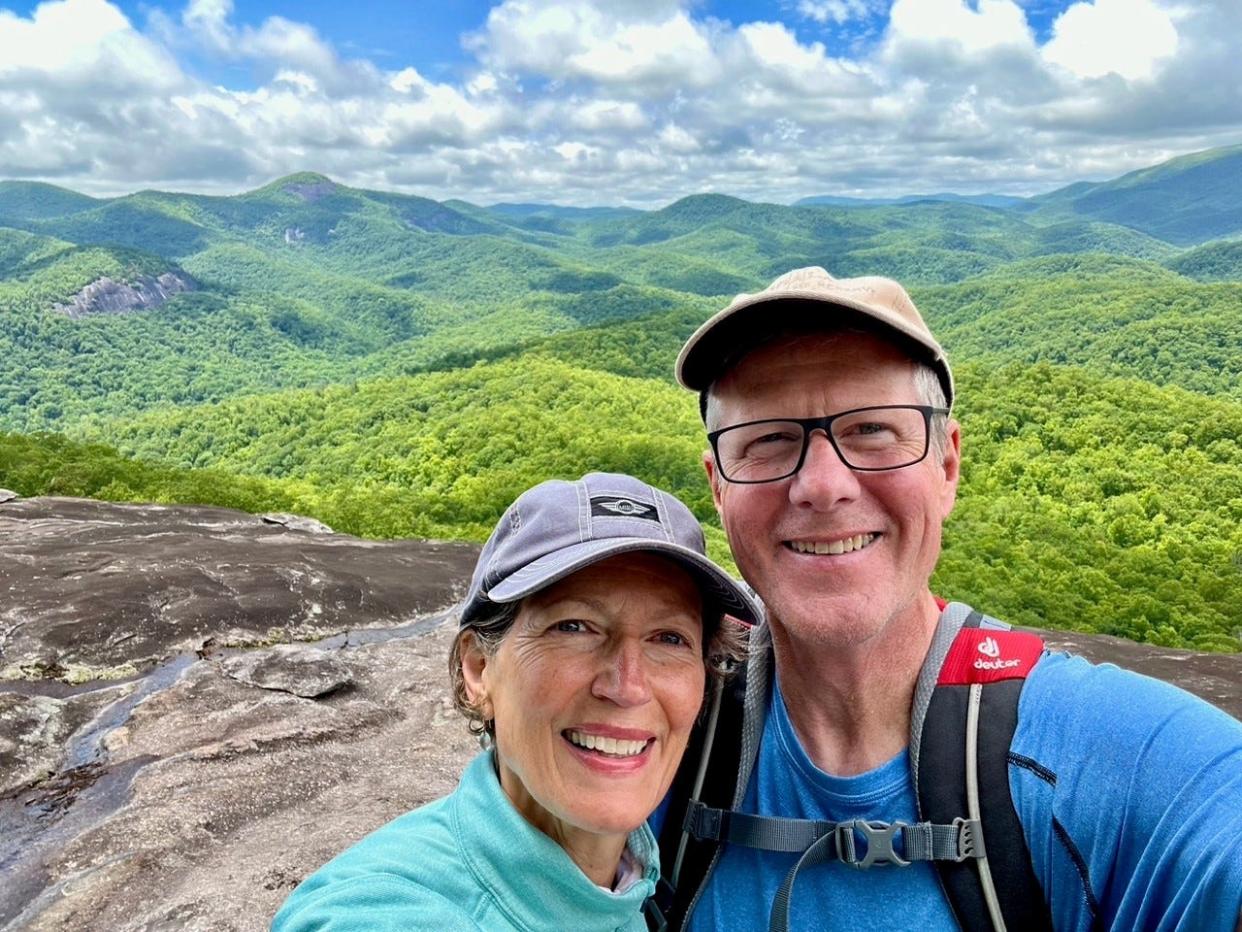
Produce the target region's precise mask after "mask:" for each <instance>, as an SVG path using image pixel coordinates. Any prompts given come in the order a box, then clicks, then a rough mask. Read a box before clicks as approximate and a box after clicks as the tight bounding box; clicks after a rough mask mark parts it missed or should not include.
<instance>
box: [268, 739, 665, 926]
mask: <svg viewBox="0 0 1242 932" xmlns="http://www.w3.org/2000/svg"><path fill="white" fill-rule="evenodd" d="M629 844H630V850H631V852H632V853H633V855H634V856H635V858H636V859H637V861H638V862H639V863H640V864H643V865H645V868H644V872H643V876H642V879H640V880H638V881H637V882H636V883H634V884H633V885H632V886H631V887H630V888H629V889H628V890H626V891H625V892H624V893H619V894H618V893H611V892H609V891H607V890H604V889H602V888H600V887H598V886H596V885H595V884H594V883H592V882H591V881H590V879H589V878H588V877H587V876H586V875H585V874H584V873H582V871H581V870H580V869H579V868H578V866H577V865H576V864H575V863H574V862H573V861H572V860H570V857H569V855H568V854H566V853H565V851H564V849H562V848H561V846H560V845H558V844H557V843H556V842H554V841H553V840H552V839H551V838H549V837H548V836H546V835H544V834H543V833H542V832H540V831H539V830H538V829H536V828H535V827H534V826H532V825H531V824H530V823H529V822H527V821H526V819H524V818H523V817H522V815H521V814H520V813H519V812H518V811H517V810H516V809H515V808H514V807H513V804H512V803H511V802H510V801H509V798H508V797H507V796H506V795H505V793H504V790H502V789H501V786H500V781H499V780H498V779H497V778H496V770H495V766H494V763H493V759H492V752H488V753H485V754H480V755H479V756H478V757H476V758H475V759H474V760H473V761H472V762H471V763H470V765H469V766H468V767H467V768H466V772H465V773H464V774H463V775H462V778H461V783H459V784H458V786H457V789H456V790H454V791H453V792H452V793H451V794H450V795H448V796H446V797H444V798H443V799H438V800H436V801H435V802H432V803H428V804H427V805H426V806H423V807H422V808H420V809H415V810H414V811H413V812H408V813H406V814H405V815H403V816H401V817H400V818H398V819H394V820H393V821H392V822H389V823H388V824H387V825H385V826H384V827H382V828H380V829H379V830H377V831H376V832H374V833H373V834H371V835H368V836H367V837H366V838H364V839H363V840H362V841H360V842H359V843H358V844H356V845H354V846H353V847H352V848H350V849H348V850H347V851H345V852H344V853H343V854H341V855H339V856H338V857H336V858H334V859H333V860H331V861H329V862H328V863H327V864H325V865H324V866H323V867H321V868H320V869H319V870H317V871H316V872H315V873H313V874H311V876H310V877H308V878H306V880H304V881H303V882H302V883H301V885H300V886H298V888H297V889H296V890H294V891H293V893H292V894H291V895H290V896H289V899H287V900H286V901H285V903H284V905H283V906H282V907H281V908H280V911H279V912H278V913H277V914H276V917H275V919H273V920H272V930H273V932H312V930H314V932H352V930H359V932H361V930H386V929H392V930H396V929H435V930H437V932H479V930H486V932H506V930H520V932H535V930H544V929H575V930H583V932H589V930H597V929H598V930H604V929H607V930H626V932H629V930H634V932H639V930H644V929H646V923H645V921H644V919H643V915H642V906H643V901H644V900H646V899H647V897H649V896H650V895H651V893H652V891H653V890H654V889H655V882H656V880H657V878H658V877H659V876H660V866H659V861H658V858H659V854H658V851H657V848H656V843H655V839H654V837H653V836H652V834H651V830H650V829H649V828H648V827H647V826H646V825H643V826H641V827H640V828H639V829H637V830H636V831H634V832H633V833H632V834H631V835H630V839H629Z"/></svg>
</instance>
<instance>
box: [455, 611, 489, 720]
mask: <svg viewBox="0 0 1242 932" xmlns="http://www.w3.org/2000/svg"><path fill="white" fill-rule="evenodd" d="M460 636H461V677H462V681H463V682H464V683H465V684H466V698H467V699H469V700H470V704H471V705H472V706H474V708H475V709H476V710H478V712H479V714H480V715H481V716H482V717H483V719H484V720H485V721H486V720H487V719H490V718H492V717H493V715H492V700H491V699H490V698H488V688H487V681H488V678H489V676H490V666H489V661H488V656H487V654H486V653H485V652H484V650H483V648H482V646H481V645H480V644H479V639H478V636H477V635H476V634H475V633H474V632H473V631H470V630H469V629H467V630H465V631H463V632H462V633H461V635H460Z"/></svg>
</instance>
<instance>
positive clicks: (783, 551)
mask: <svg viewBox="0 0 1242 932" xmlns="http://www.w3.org/2000/svg"><path fill="white" fill-rule="evenodd" d="M914 372H915V366H914V364H913V362H912V361H911V360H910V359H909V357H908V356H906V355H905V354H904V353H903V352H901V351H900V350H899V349H897V348H896V347H894V346H892V345H891V344H889V343H886V342H884V341H883V340H881V339H879V338H877V337H874V336H870V335H868V334H862V333H842V334H814V335H807V336H800V337H792V338H790V339H788V340H783V341H780V342H778V343H774V344H771V345H769V346H766V347H764V348H761V349H759V350H756V351H755V352H753V353H750V354H749V355H747V356H745V357H743V359H742V361H741V362H740V363H739V364H738V365H736V366H735V367H734V368H733V369H731V370H730V371H729V372H728V373H726V374H725V376H724V377H722V378H721V379H720V380H718V381H717V382H716V384H715V386H714V387H713V390H712V398H711V401H710V403H709V408H708V428H709V429H710V430H716V429H719V428H722V427H728V426H730V425H732V424H739V423H742V422H744V421H751V420H758V419H761V418H781V417H818V416H824V415H829V414H834V413H836V412H838V411H846V410H849V409H851V408H859V407H864V406H867V405H885V404H925V403H927V399H925V398H920V397H918V392H917V390H916V387H915V380H914ZM959 442H960V435H959V432H958V427H957V424H956V423H954V422H950V423H949V433H948V440H947V443H946V444H945V445H944V450H943V452H942V453H941V452H939V451H938V450H937V449H936V446H935V445H934V444H933V445H932V447H931V449H930V450H929V452H928V454H927V457H926V458H925V459H924V460H923V461H922V462H920V463H916V464H915V465H913V466H907V467H904V468H902V469H894V470H889V471H885V472H856V471H854V470H851V469H850V468H849V467H847V466H846V465H845V464H844V463H842V462H841V460H840V458H839V457H838V456H837V454H836V452H835V451H834V450H833V448H832V445H831V444H830V443H829V441H828V439H827V437H825V436H824V435H823V432H822V431H818V432H815V433H814V434H813V435H812V437H811V440H810V446H809V448H808V449H807V454H806V459H805V461H804V463H803V465H802V469H801V470H800V471H799V472H798V473H797V474H796V475H794V476H791V477H789V478H787V479H781V480H779V481H777V482H769V483H764V484H759V485H739V484H734V483H730V482H727V481H725V480H724V479H723V478H722V477H721V476H720V475H719V473H718V471H717V470H716V468H715V463H714V461H713V459H712V456H711V453H710V452H709V453H707V454H706V455H705V457H704V463H705V466H706V468H707V474H708V478H709V479H710V481H711V484H712V494H713V497H714V498H715V501H716V509H717V511H719V513H720V518H721V521H722V523H723V524H724V528H725V532H726V533H727V534H728V537H729V544H730V546H731V547H732V549H733V555H734V558H735V559H736V560H737V565H738V568H739V569H740V570H741V572H742V575H743V576H744V577H745V578H746V580H747V582H749V583H750V584H751V585H752V586H754V588H755V589H756V590H757V591H758V593H759V595H760V596H762V598H763V600H764V602H765V603H766V604H767V607H768V611H769V616H770V617H771V619H772V624H773V627H774V630H776V629H778V628H779V629H783V630H784V632H786V633H787V634H788V636H789V637H790V638H791V639H793V640H798V641H802V642H804V643H805V642H819V643H821V644H827V645H837V646H846V645H851V644H858V643H861V642H864V641H866V640H869V639H870V638H872V637H875V636H876V635H878V634H880V633H882V632H883V631H884V630H886V628H887V626H888V624H889V623H890V622H891V621H893V620H895V619H898V618H900V617H903V616H907V617H908V616H909V613H911V612H927V611H929V610H931V611H934V609H932V608H931V606H933V605H934V603H933V602H932V600H931V595H930V593H929V591H928V589H927V582H928V578H929V577H930V576H931V572H932V570H933V569H934V568H935V565H936V559H937V557H938V556H939V554H940V527H941V524H942V522H943V521H944V519H945V518H946V517H947V516H948V514H949V512H950V511H951V510H952V508H953V501H954V496H955V494H956V490H957V478H958V462H959ZM846 541H848V542H849V543H847V544H845V545H844V546H842V542H846ZM859 544H861V546H858V545H859ZM829 550H836V551H842V550H844V551H845V552H837V553H830V552H824V551H829ZM817 551H819V552H817ZM933 617H934V615H933Z"/></svg>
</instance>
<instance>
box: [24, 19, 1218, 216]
mask: <svg viewBox="0 0 1242 932" xmlns="http://www.w3.org/2000/svg"><path fill="white" fill-rule="evenodd" d="M1122 32H1124V34H1125V36H1126V41H1125V42H1124V43H1122V42H1117V41H1116V38H1117V36H1118V35H1119V34H1121V33H1122ZM1238 35H1242V4H1239V3H1237V2H1234V0H1076V2H1069V0H762V2H745V3H744V2H740V0H440V2H414V3H411V2H408V0H406V2H395V0H377V2H371V0H356V2H353V3H340V2H333V3H329V2H322V0H314V2H303V3H288V2H267V3H257V2H247V0H160V2H133V0H47V2H44V3H42V4H35V3H32V2H29V0H0V178H31V179H39V180H46V181H51V182H53V183H57V184H62V185H65V186H68V187H74V188H77V189H79V190H84V191H89V192H91V193H104V194H111V193H121V192H125V191H129V190H134V189H136V188H140V187H157V188H164V189H177V190H194V191H205V192H221V193H232V192H236V191H240V190H245V189H248V188H252V187H257V186H258V185H261V184H263V183H265V182H267V181H270V180H271V179H273V178H275V177H279V176H280V175H283V174H288V173H290V172H293V171H299V170H315V171H321V172H324V173H325V174H328V175H330V176H331V177H333V178H334V179H336V180H338V181H341V182H343V183H346V184H352V185H357V186H364V187H373V188H384V189H394V190H403V191H409V192H411V193H417V194H422V195H424V196H429V197H435V198H440V199H445V198H450V197H461V198H465V199H467V200H471V201H475V202H478V203H490V202H494V201H499V200H522V201H532V200H533V201H554V202H557V203H565V204H579V205H584V204H596V203H617V204H631V205H634V206H658V205H660V204H663V203H667V202H669V201H671V200H674V199H676V198H677V197H681V196H684V195H686V194H690V193H696V192H700V191H719V192H722V193H728V194H734V195H737V196H741V197H746V198H749V199H752V200H770V201H780V202H787V201H791V200H795V199H797V198H798V197H804V196H808V195H814V194H837V195H852V196H893V195H899V194H909V193H928V192H934V191H946V190H947V191H957V192H959V193H984V192H988V193H1009V194H1030V193H1037V192H1040V191H1047V190H1051V189H1053V188H1055V187H1058V186H1060V185H1063V184H1066V183H1069V182H1073V181H1077V180H1097V179H1102V178H1108V177H1113V176H1115V175H1118V174H1121V173H1124V172H1125V171H1128V170H1131V169H1134V168H1138V167H1143V166H1146V165H1150V164H1154V163H1156V162H1159V161H1162V160H1163V159H1166V158H1169V157H1171V156H1174V155H1178V154H1182V153H1185V152H1190V151H1196V150H1198V149H1204V148H1209V147H1212V146H1219V145H1229V144H1236V143H1240V142H1242V64H1240V61H1239V60H1240V59H1242V56H1239V55H1237V54H1236V44H1237V43H1236V38H1235V37H1236V36H1238ZM1209 89H1210V93H1209V92H1208V91H1209Z"/></svg>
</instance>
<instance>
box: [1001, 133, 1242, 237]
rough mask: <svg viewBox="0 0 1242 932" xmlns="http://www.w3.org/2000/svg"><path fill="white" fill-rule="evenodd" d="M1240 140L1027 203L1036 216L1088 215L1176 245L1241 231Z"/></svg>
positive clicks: (1071, 186)
mask: <svg viewBox="0 0 1242 932" xmlns="http://www.w3.org/2000/svg"><path fill="white" fill-rule="evenodd" d="M1239 177H1242V145H1238V146H1229V147H1226V148H1222V149H1209V150H1207V151H1206V152H1195V153H1192V154H1190V155H1183V156H1181V157H1180V158H1176V159H1171V160H1169V161H1168V162H1163V163H1161V164H1160V165H1154V166H1152V167H1151V168H1144V169H1140V170H1139V171H1134V172H1130V173H1129V174H1128V175H1122V176H1121V177H1120V178H1115V179H1113V180H1112V181H1106V182H1102V183H1100V184H1076V185H1070V186H1069V187H1067V188H1062V189H1061V190H1059V191H1053V192H1052V193H1051V194H1046V195H1043V196H1041V197H1037V198H1032V199H1031V200H1030V201H1029V202H1028V203H1027V204H1026V205H1023V206H1025V207H1028V208H1034V209H1035V211H1036V216H1045V217H1057V216H1072V217H1089V218H1092V219H1095V220H1103V221H1106V222H1108V223H1118V224H1122V225H1124V226H1128V227H1132V228H1133V229H1135V230H1140V231H1142V232H1144V233H1149V234H1151V235H1152V236H1156V237H1159V238H1160V239H1163V240H1167V241H1168V242H1170V243H1177V244H1178V245H1191V244H1195V243H1203V242H1206V241H1208V240H1211V239H1216V238H1217V237H1223V236H1234V237H1237V236H1242V187H1240V186H1239V185H1238V179H1239Z"/></svg>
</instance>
